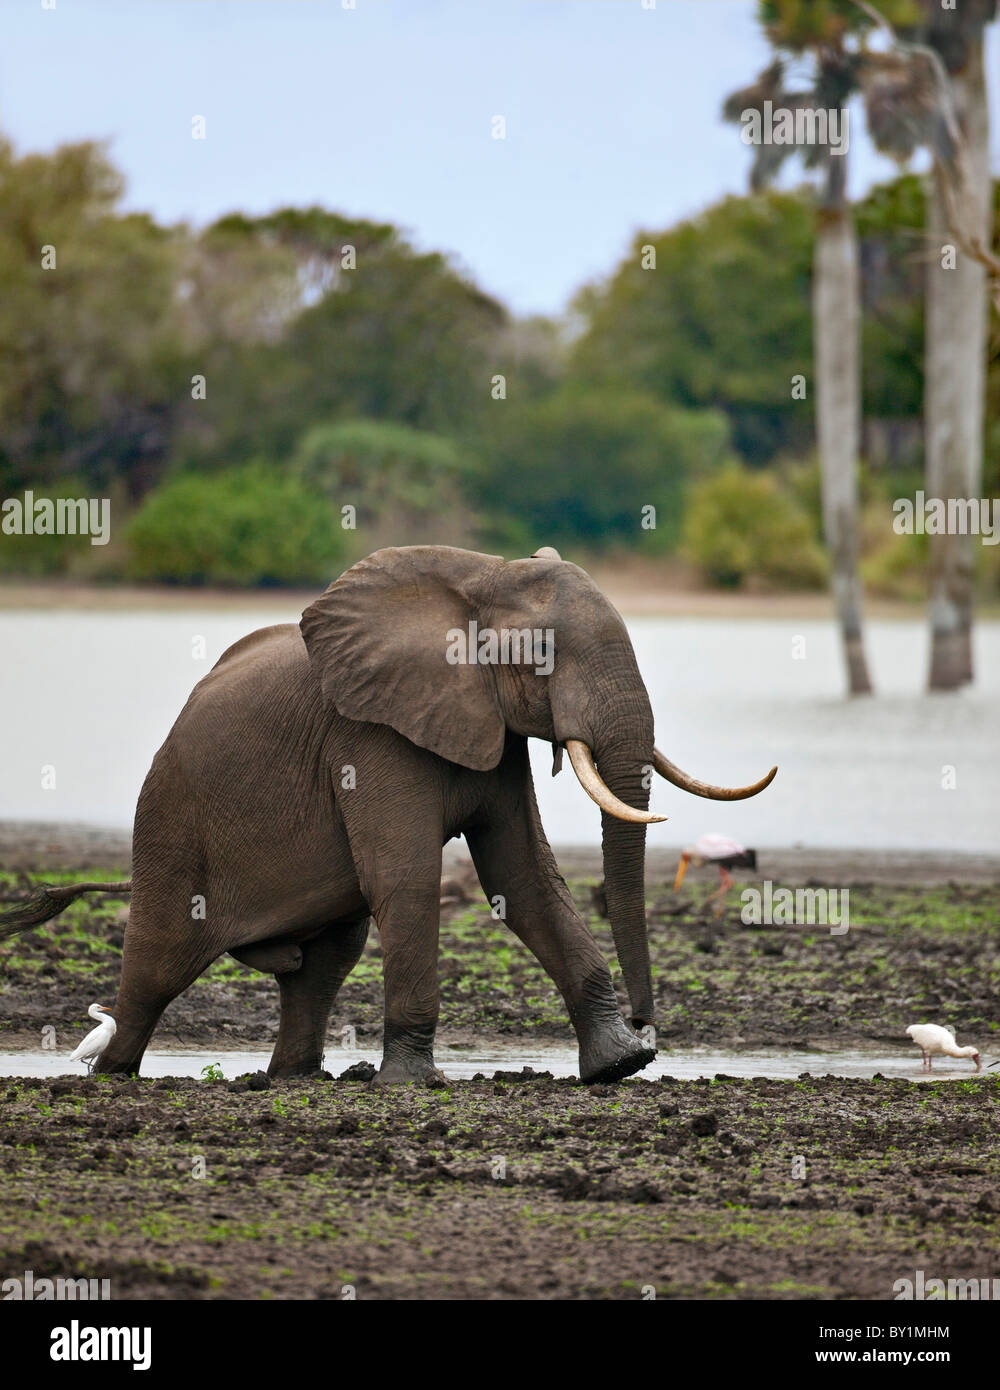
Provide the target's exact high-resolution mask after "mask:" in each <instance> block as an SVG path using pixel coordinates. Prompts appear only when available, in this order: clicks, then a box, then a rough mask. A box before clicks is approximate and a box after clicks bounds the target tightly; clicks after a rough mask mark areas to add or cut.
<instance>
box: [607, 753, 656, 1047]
mask: <svg viewBox="0 0 1000 1390" xmlns="http://www.w3.org/2000/svg"><path fill="white" fill-rule="evenodd" d="M652 742H653V740H652V730H651V729H650V736H649V739H648V744H647V741H646V740H641V739H639V738H631V739H628V740H627V741H623V742H616V743H614V744H611V745H603V746H602V745H599V747H598V749H597V750H596V756H597V767H598V771H599V772H600V774H601V777H602V779H603V780H604V782H605V783H606V784H607V785H608V787H609V788H610V789H611V791H612V792H613V793H614V795H615V796H617V797H619V798H620V799H621V800H622V801H624V802H625V803H626V804H627V805H628V806H634V807H636V808H638V809H639V810H645V809H646V807H647V806H648V804H649V780H650V778H649V772H648V771H647V769H650V768H651V765H652ZM647 746H648V748H649V755H648V756H646V754H645V752H644V749H645V748H646V747H647ZM601 825H602V828H603V832H604V835H603V843H604V882H605V891H606V893H607V900H608V917H609V918H610V920H611V933H612V936H613V937H614V941H615V951H616V952H617V955H618V962H619V964H620V965H621V969H622V976H623V978H624V980H625V988H626V989H627V990H628V997H629V1001H630V1003H631V1007H632V1023H633V1026H634V1027H636V1028H642V1027H644V1026H645V1025H646V1024H647V1023H652V1022H653V981H652V976H651V973H650V966H649V940H648V937H647V933H646V893H645V864H646V827H645V825H643V824H641V823H640V824H636V823H629V822H627V821H623V820H620V819H618V818H617V817H616V816H613V815H610V814H609V813H608V812H607V811H602V812H601Z"/></svg>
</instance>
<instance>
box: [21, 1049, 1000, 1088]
mask: <svg viewBox="0 0 1000 1390" xmlns="http://www.w3.org/2000/svg"><path fill="white" fill-rule="evenodd" d="M270 1055H271V1054H270V1053H269V1052H250V1051H229V1050H218V1051H206V1050H204V1049H198V1050H197V1051H195V1050H180V1049H178V1050H172V1051H169V1052H159V1051H154V1050H153V1049H150V1050H149V1051H148V1052H147V1053H146V1055H145V1057H144V1058H143V1062H142V1075H143V1076H147V1077H156V1076H195V1077H200V1076H202V1073H203V1069H204V1068H205V1067H209V1066H218V1067H220V1068H221V1070H222V1072H223V1075H224V1076H225V1077H227V1078H228V1079H232V1078H233V1077H236V1076H242V1075H244V1074H245V1073H246V1072H254V1071H266V1070H267V1064H268V1061H269V1060H270ZM434 1056H435V1060H436V1062H437V1064H438V1066H439V1067H440V1068H441V1070H442V1071H443V1072H444V1074H445V1075H446V1076H448V1077H450V1078H452V1079H453V1080H468V1079H469V1078H471V1077H473V1076H475V1075H476V1074H477V1073H482V1074H483V1075H484V1076H486V1077H492V1075H493V1073H494V1072H495V1071H521V1070H522V1068H524V1067H531V1068H532V1069H533V1070H534V1071H536V1072H544V1071H548V1072H551V1073H552V1075H553V1076H557V1077H559V1076H576V1075H577V1074H578V1063H577V1055H576V1051H575V1049H571V1048H564V1047H544V1046H542V1047H518V1046H510V1047H493V1048H474V1047H470V1048H461V1049H459V1048H449V1047H438V1048H435V1052H434ZM379 1059H380V1055H379V1053H378V1052H369V1051H362V1050H358V1049H354V1048H341V1047H334V1048H330V1049H329V1050H328V1051H327V1054H326V1057H325V1059H324V1064H325V1066H326V1069H327V1070H328V1071H330V1072H333V1074H334V1075H339V1074H340V1072H342V1071H346V1069H347V1068H348V1067H349V1066H352V1065H353V1064H354V1063H355V1062H371V1063H372V1064H373V1065H374V1066H376V1067H377V1066H378V1064H379ZM989 1061H990V1058H988V1057H984V1062H983V1065H984V1071H983V1072H982V1073H980V1074H981V1075H989V1074H990V1073H988V1072H987V1071H986V1070H985V1068H986V1067H987V1066H988V1063H989ZM804 1072H808V1073H809V1074H810V1075H811V1076H849V1077H859V1078H863V1079H865V1080H871V1078H872V1077H873V1076H875V1075H876V1073H878V1074H880V1075H882V1076H884V1077H887V1078H890V1079H896V1080H903V1081H922V1080H941V1081H945V1080H956V1079H961V1080H967V1079H968V1078H969V1077H970V1076H975V1075H976V1074H977V1073H976V1071H975V1069H974V1068H973V1066H972V1063H971V1062H968V1061H955V1060H953V1059H946V1058H943V1057H939V1058H938V1059H937V1061H936V1062H935V1064H934V1068H933V1071H932V1072H931V1073H930V1076H928V1074H927V1073H926V1072H921V1068H920V1056H919V1054H918V1053H917V1050H916V1048H906V1047H900V1048H898V1049H895V1050H893V1051H891V1052H884V1051H881V1050H874V1049H873V1050H870V1051H867V1050H855V1051H846V1052H817V1051H810V1052H795V1051H791V1050H786V1049H782V1048H768V1049H760V1050H756V1051H755V1050H747V1051H742V1050H741V1051H739V1052H717V1051H712V1050H710V1049H707V1048H698V1047H692V1048H687V1049H685V1050H684V1051H683V1052H665V1051H660V1052H659V1053H658V1054H657V1056H656V1060H655V1061H654V1062H652V1063H651V1064H650V1065H649V1066H648V1067H646V1069H645V1070H644V1071H643V1072H641V1073H640V1076H641V1077H642V1078H643V1079H645V1080H650V1081H652V1080H656V1079H657V1078H658V1077H661V1076H672V1077H677V1078H680V1079H684V1080H695V1079H697V1078H698V1077H709V1078H711V1077H714V1076H716V1075H720V1074H721V1075H724V1076H762V1077H772V1078H775V1079H779V1078H785V1079H791V1078H795V1077H799V1076H801V1075H802V1074H803V1073H804ZM65 1075H72V1076H83V1075H85V1068H84V1065H83V1063H82V1062H70V1060H69V1053H68V1052H65V1053H58V1052H41V1051H25V1052H0V1076H43V1077H48V1076H65Z"/></svg>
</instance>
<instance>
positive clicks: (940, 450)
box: [924, 42, 992, 690]
mask: <svg viewBox="0 0 1000 1390" xmlns="http://www.w3.org/2000/svg"><path fill="white" fill-rule="evenodd" d="M952 86H953V91H954V95H955V104H956V107H957V113H958V116H959V119H960V121H961V123H962V126H963V129H964V131H965V135H966V139H967V141H968V155H969V158H968V170H969V188H968V196H969V197H970V198H971V199H973V200H974V203H975V207H974V208H969V207H966V208H965V209H963V212H964V213H965V215H966V218H967V220H968V223H969V224H970V225H972V226H973V227H974V228H975V230H976V231H977V232H979V233H980V234H981V236H982V238H983V245H984V246H986V247H989V245H990V243H991V240H992V226H991V211H992V209H991V206H990V204H991V185H990V176H989V154H988V150H989V115H988V110H987V105H986V81H985V75H984V72H983V45H982V43H981V42H980V43H973V44H970V49H969V61H968V63H967V65H966V66H965V68H964V69H962V71H961V72H958V73H956V74H954V76H953V78H952ZM927 233H928V243H929V244H928V258H927V307H926V315H927V346H926V350H925V358H924V378H925V379H924V448H925V456H926V463H925V467H926V476H927V496H928V497H929V498H930V497H940V498H944V499H947V498H949V497H969V498H978V497H980V496H981V494H982V486H983V482H982V479H983V412H984V408H985V384H986V333H987V306H988V300H987V281H986V271H985V269H984V268H983V267H982V266H981V265H980V264H979V263H978V262H977V261H974V260H972V259H971V258H970V257H969V256H966V255H965V254H963V252H961V251H960V250H958V248H957V247H956V248H955V250H954V251H953V253H952V255H953V256H954V269H951V270H948V269H945V268H944V267H943V264H942V262H943V260H944V254H943V250H942V248H943V247H945V246H948V245H951V244H952V239H951V237H950V236H949V234H948V230H947V219H946V216H945V207H944V201H943V195H942V190H941V187H940V183H939V179H938V177H937V175H934V176H932V179H931V188H930V197H929V198H928V206H927ZM977 544H978V538H977V537H976V536H973V535H932V536H931V537H930V581H931V600H930V603H931V667H930V681H929V684H930V688H931V690H955V689H956V688H957V687H958V686H960V685H962V684H964V683H965V682H966V681H971V680H972V605H973V597H974V590H975V565H976V549H975V548H976V545H977Z"/></svg>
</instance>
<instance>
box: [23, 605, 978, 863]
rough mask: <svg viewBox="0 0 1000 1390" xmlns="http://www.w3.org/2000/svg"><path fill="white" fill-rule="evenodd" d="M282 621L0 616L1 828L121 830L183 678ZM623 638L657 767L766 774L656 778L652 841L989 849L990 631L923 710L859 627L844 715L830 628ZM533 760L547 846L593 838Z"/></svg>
mask: <svg viewBox="0 0 1000 1390" xmlns="http://www.w3.org/2000/svg"><path fill="white" fill-rule="evenodd" d="M297 617H298V612H297V611H296V609H295V608H294V607H286V606H283V601H282V600H281V599H280V598H279V599H276V600H275V601H274V602H273V603H272V604H267V605H264V604H262V606H261V608H260V611H259V612H247V611H246V610H242V611H239V612H232V611H230V612H214V611H206V610H200V609H198V610H190V611H186V612H160V611H156V612H149V611H142V612H138V611H136V612H129V611H125V612H107V613H92V612H66V611H46V612H17V611H10V612H3V613H0V652H2V653H3V660H2V663H0V715H2V717H0V766H2V768H3V777H2V780H0V819H4V820H42V821H62V822H65V821H84V822H90V823H93V824H97V825H104V826H117V827H127V826H129V825H130V824H131V821H132V814H133V811H134V808H135V801H136V797H137V795H138V792H139V788H140V785H141V783H142V779H143V776H144V774H145V772H146V770H147V768H148V766H149V763H150V761H151V759H152V756H153V754H154V752H155V751H156V749H157V748H158V747H159V745H160V743H161V742H162V741H163V738H164V736H165V735H166V733H167V731H168V730H169V728H170V726H171V724H172V722H173V720H174V719H175V717H176V715H177V713H178V711H179V710H180V708H181V706H182V704H183V702H184V700H185V699H186V697H187V695H188V693H189V692H190V690H191V688H192V686H193V685H194V684H195V682H196V681H197V680H199V679H200V678H201V676H202V675H204V674H205V672H206V671H207V670H208V668H209V667H210V666H211V664H212V663H213V662H214V661H215V660H216V658H217V657H218V656H219V655H220V654H221V653H222V651H224V650H225V648H226V647H227V646H229V645H230V644H231V643H232V642H234V641H235V640H236V639H237V638H239V637H241V636H243V635H244V634H245V633H247V632H250V631H252V630H253V629H254V628H256V627H260V626H264V625H267V624H269V623H273V622H279V621H294V620H296V619H297ZM629 630H630V632H631V635H632V639H633V642H634V645H635V649H636V655H637V657H638V661H639V666H640V669H641V671H642V673H643V677H644V679H645V681H646V685H647V688H648V690H649V693H650V698H651V700H652V704H653V711H654V714H655V717H656V734H657V742H658V743H659V745H660V747H661V748H662V749H663V751H664V752H665V753H666V754H667V755H668V756H669V757H670V758H672V759H673V760H674V761H675V762H677V763H679V764H680V765H681V766H682V767H684V768H685V769H686V770H688V771H690V772H691V773H693V774H694V775H695V776H698V777H701V778H702V779H704V780H708V781H717V782H729V783H735V782H745V781H749V780H752V779H755V778H757V777H759V776H760V775H761V774H762V773H764V772H766V771H767V769H768V768H769V767H770V766H771V765H772V763H778V764H779V766H780V772H779V776H778V778H777V779H776V781H775V782H774V784H773V785H772V786H771V787H770V788H768V790H767V792H765V793H764V794H763V795H762V796H761V797H758V798H755V799H754V800H751V801H746V802H737V803H733V804H730V805H726V804H720V803H707V802H704V801H698V800H696V799H694V798H692V797H689V796H685V795H684V794H683V793H682V792H679V791H677V790H676V789H675V788H673V787H670V786H669V785H668V784H667V783H664V782H658V783H657V785H656V787H655V790H654V794H653V804H654V807H655V808H656V809H658V810H660V811H661V812H663V813H665V814H666V815H667V816H668V817H669V819H668V821H667V822H666V823H664V824H662V825H658V826H653V827H651V829H650V845H651V846H654V847H655V846H663V847H664V848H667V847H672V846H675V845H678V844H682V843H690V842H691V841H692V840H693V839H695V838H697V836H698V835H700V834H702V833H703V832H705V831H720V832H722V833H723V834H729V835H733V836H735V837H736V838H737V839H739V840H742V841H743V842H744V843H745V844H749V845H754V846H763V847H778V846H793V845H802V846H805V847H807V848H808V847H821V848H850V847H862V846H863V847H866V848H871V849H910V850H918V851H919V850H922V849H936V850H952V851H958V852H978V853H992V852H995V851H996V850H997V849H998V848H1000V817H998V815H997V786H998V781H1000V778H998V774H1000V623H981V624H980V625H979V627H978V630H977V633H976V669H977V683H976V685H975V686H974V687H973V688H971V689H969V690H965V691H963V692H961V693H959V694H956V695H934V696H931V695H927V694H926V693H924V691H923V687H924V683H925V679H926V672H927V645H928V644H927V632H926V627H925V625H924V624H923V623H922V622H917V621H913V622H896V621H893V622H889V621H882V622H870V623H869V624H868V629H867V638H868V647H869V657H870V662H871V667H872V671H873V677H874V680H875V682H876V686H877V689H878V691H879V694H878V697H877V698H875V699H871V700H855V701H848V700H846V699H844V698H843V694H842V689H843V675H842V670H841V659H840V651H839V644H838V638H837V634H836V632H835V630H834V627H833V625H832V624H831V623H829V622H822V621H790V620H780V621H775V620H767V621H764V620H751V619H742V620H739V621H728V620H723V619H704V618H699V619H693V618H641V619H634V620H632V621H631V622H630V623H629ZM202 653H203V654H202ZM533 759H534V765H535V773H536V783H537V786H538V792H539V801H540V805H541V811H542V818H543V821H544V823H545V825H546V829H547V832H548V835H549V838H550V840H551V841H552V842H553V843H554V844H562V845H570V844H575V845H594V844H598V843H599V842H600V833H601V831H600V816H599V813H598V811H597V808H596V807H595V806H594V805H593V804H592V803H591V802H590V801H589V800H588V799H587V797H586V796H585V794H584V792H583V790H582V789H581V788H580V786H579V785H578V784H577V783H576V781H575V780H574V778H573V775H572V773H571V772H570V771H569V768H568V765H567V766H566V768H565V769H564V771H563V773H562V775H561V776H559V777H558V778H556V779H553V778H552V777H551V776H550V772H551V755H550V752H549V749H548V747H547V746H545V745H536V746H535V748H534V751H533ZM43 768H51V769H54V776H55V786H54V787H45V786H43V776H42V770H43ZM949 769H951V771H950V772H949ZM48 777H49V780H50V781H51V779H52V774H51V773H49V774H48ZM951 782H954V785H953V786H951V785H949V783H951Z"/></svg>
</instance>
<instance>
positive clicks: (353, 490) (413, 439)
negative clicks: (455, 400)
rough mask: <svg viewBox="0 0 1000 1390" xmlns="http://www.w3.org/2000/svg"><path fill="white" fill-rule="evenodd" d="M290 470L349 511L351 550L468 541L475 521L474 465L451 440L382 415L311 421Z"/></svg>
mask: <svg viewBox="0 0 1000 1390" xmlns="http://www.w3.org/2000/svg"><path fill="white" fill-rule="evenodd" d="M290 469H291V470H292V472H293V473H295V474H296V475H297V476H299V477H301V478H302V480H303V481H304V483H305V484H306V485H307V486H308V487H309V488H311V489H312V490H313V491H314V492H316V493H319V494H321V495H323V496H324V497H326V498H328V499H329V500H330V501H331V502H332V503H333V504H334V506H335V508H336V509H337V511H338V513H340V512H341V510H342V509H343V508H351V509H352V514H351V517H350V519H351V521H352V522H355V523H356V525H357V527H358V533H357V541H356V543H355V544H354V545H353V546H352V550H354V551H356V552H358V553H359V554H364V553H366V552H367V551H369V550H375V549H377V548H378V547H379V546H383V545H423V544H430V543H432V542H436V543H438V544H451V545H463V546H470V545H472V544H473V543H474V541H475V538H476V520H475V517H474V514H473V512H472V508H471V507H470V505H469V501H468V494H469V493H470V492H471V490H472V485H473V481H474V479H475V478H476V476H477V474H476V470H475V468H474V466H473V465H472V464H471V463H470V461H469V456H468V454H467V452H465V451H464V450H462V449H460V448H459V447H458V445H456V444H455V443H454V442H453V441H452V440H450V439H446V438H444V437H442V436H441V435H437V434H430V433H428V432H427V431H425V430H415V429H411V428H410V427H409V426H408V425H396V424H391V423H386V422H385V421H380V420H348V421H344V422H343V423H341V424H333V425H314V426H313V427H312V428H311V429H310V430H307V432H306V433H305V435H304V436H303V438H302V439H301V440H300V442H299V444H298V447H297V448H296V450H295V453H294V455H293V457H292V460H291V463H290Z"/></svg>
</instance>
